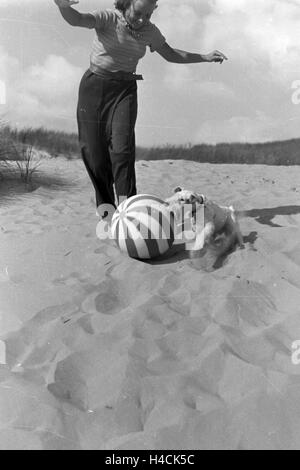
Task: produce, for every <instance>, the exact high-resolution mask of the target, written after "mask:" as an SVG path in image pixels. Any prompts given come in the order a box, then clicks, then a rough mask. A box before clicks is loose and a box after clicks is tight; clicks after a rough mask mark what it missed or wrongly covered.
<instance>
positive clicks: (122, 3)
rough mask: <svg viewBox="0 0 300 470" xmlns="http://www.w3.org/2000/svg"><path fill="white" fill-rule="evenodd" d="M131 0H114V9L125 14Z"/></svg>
mask: <svg viewBox="0 0 300 470" xmlns="http://www.w3.org/2000/svg"><path fill="white" fill-rule="evenodd" d="M132 2H133V0H116V1H115V8H116V9H117V10H120V11H121V12H122V13H125V11H126V10H127V8H129V7H130V5H131V4H132Z"/></svg>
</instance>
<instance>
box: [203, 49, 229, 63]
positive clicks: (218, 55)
mask: <svg viewBox="0 0 300 470" xmlns="http://www.w3.org/2000/svg"><path fill="white" fill-rule="evenodd" d="M205 60H206V62H219V63H220V64H222V63H223V61H224V60H228V58H227V57H226V55H224V54H223V53H222V52H220V51H213V52H211V53H210V54H207V55H206V56H205Z"/></svg>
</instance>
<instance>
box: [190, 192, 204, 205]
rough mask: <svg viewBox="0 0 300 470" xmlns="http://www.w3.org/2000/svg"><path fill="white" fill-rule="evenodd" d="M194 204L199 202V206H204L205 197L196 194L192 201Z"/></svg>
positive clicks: (193, 195)
mask: <svg viewBox="0 0 300 470" xmlns="http://www.w3.org/2000/svg"><path fill="white" fill-rule="evenodd" d="M190 202H191V203H192V204H193V203H195V202H198V204H204V196H203V195H202V194H197V193H194V194H192V196H191V201H190Z"/></svg>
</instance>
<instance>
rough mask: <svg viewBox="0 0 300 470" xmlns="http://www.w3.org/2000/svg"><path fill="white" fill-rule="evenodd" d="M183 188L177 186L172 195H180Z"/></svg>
mask: <svg viewBox="0 0 300 470" xmlns="http://www.w3.org/2000/svg"><path fill="white" fill-rule="evenodd" d="M182 189H183V188H181V187H180V186H177V188H175V189H174V193H180V191H182Z"/></svg>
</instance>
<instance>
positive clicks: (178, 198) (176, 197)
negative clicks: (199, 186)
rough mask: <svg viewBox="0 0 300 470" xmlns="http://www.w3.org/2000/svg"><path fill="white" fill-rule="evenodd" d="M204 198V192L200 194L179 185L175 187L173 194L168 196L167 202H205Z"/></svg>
mask: <svg viewBox="0 0 300 470" xmlns="http://www.w3.org/2000/svg"><path fill="white" fill-rule="evenodd" d="M204 200H205V198H204V196H203V194H198V193H196V192H195V191H189V190H188V189H183V188H181V187H180V186H178V187H177V188H175V189H174V194H173V196H171V197H169V198H167V199H166V201H165V202H166V203H167V204H169V205H173V204H180V205H183V204H204Z"/></svg>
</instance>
